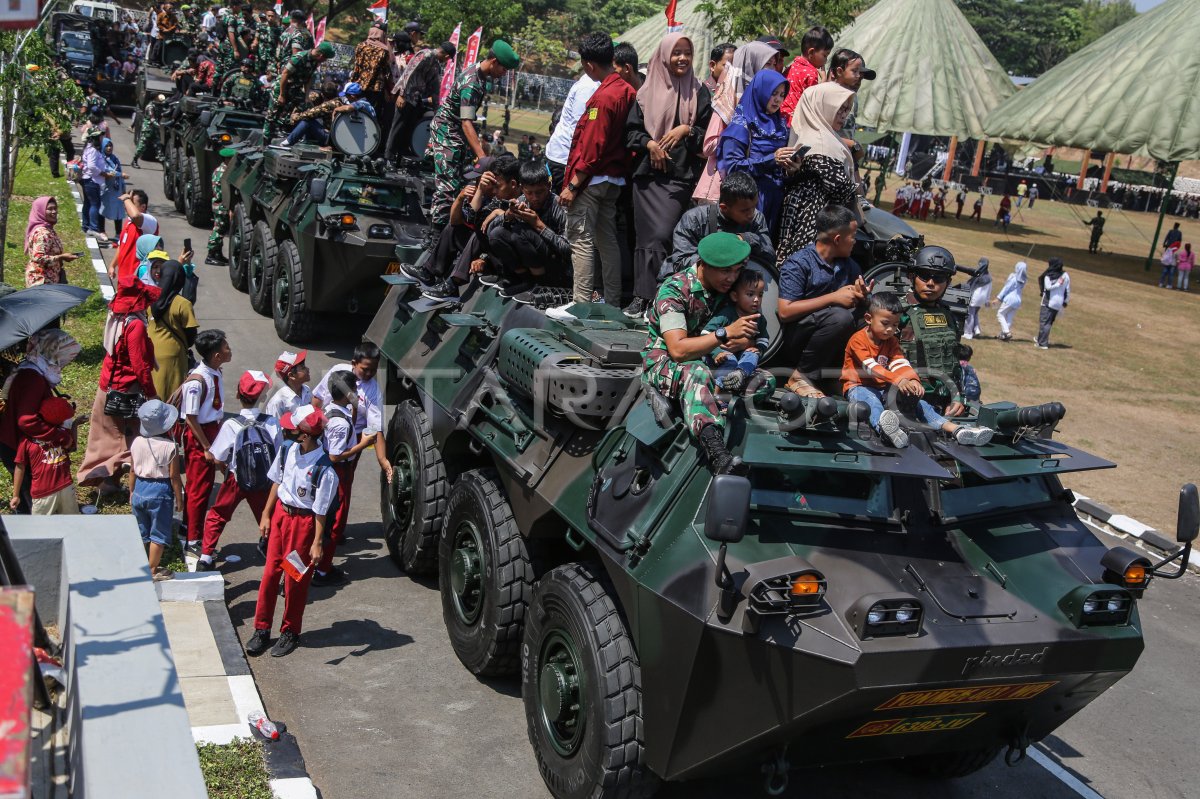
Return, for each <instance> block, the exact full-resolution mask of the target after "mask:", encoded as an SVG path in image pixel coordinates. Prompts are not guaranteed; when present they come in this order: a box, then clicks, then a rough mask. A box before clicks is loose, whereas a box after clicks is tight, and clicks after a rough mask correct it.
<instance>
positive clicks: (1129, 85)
mask: <svg viewBox="0 0 1200 799" xmlns="http://www.w3.org/2000/svg"><path fill="white" fill-rule="evenodd" d="M1198 38H1200V0H1166V2H1164V3H1163V4H1162V5H1160V6H1158V7H1156V8H1154V9H1151V10H1150V11H1147V12H1145V13H1143V14H1139V15H1138V16H1137V17H1135V18H1133V19H1132V20H1130V21H1129V22H1127V23H1125V24H1124V25H1122V26H1120V27H1119V28H1116V29H1115V30H1112V31H1110V32H1109V33H1107V34H1106V35H1104V36H1103V37H1101V38H1099V39H1097V40H1096V41H1094V42H1092V43H1091V44H1089V45H1088V46H1087V47H1085V48H1083V49H1082V50H1080V51H1079V52H1077V53H1075V54H1074V55H1072V56H1071V57H1070V58H1068V59H1067V60H1065V61H1063V62H1062V63H1061V64H1059V65H1058V66H1056V67H1054V68H1052V69H1050V70H1049V71H1047V72H1046V73H1045V74H1043V75H1042V76H1041V77H1039V78H1038V79H1037V80H1036V81H1034V83H1033V84H1032V85H1031V86H1030V87H1029V88H1027V89H1024V90H1022V91H1021V92H1020V93H1019V94H1017V95H1016V96H1014V97H1012V98H1010V99H1009V100H1008V101H1007V102H1005V103H1003V104H1001V105H999V106H997V107H996V108H995V109H993V110H992V112H991V113H990V114H989V115H988V117H987V119H986V120H984V129H985V130H986V132H987V133H988V135H990V136H1005V137H1008V138H1014V139H1023V140H1026V141H1036V142H1041V143H1044V144H1051V145H1058V146H1063V147H1079V148H1082V149H1085V150H1089V151H1090V150H1103V151H1105V152H1109V153H1121V154H1124V155H1142V156H1149V157H1150V158H1156V159H1158V160H1159V161H1163V162H1167V163H1170V164H1171V165H1172V167H1171V185H1172V186H1174V183H1175V172H1176V170H1177V169H1178V168H1179V162H1180V161H1192V160H1197V159H1200V49H1197V48H1196V47H1194V46H1192V45H1191V44H1190V43H1194V42H1196V41H1197V40H1198ZM1165 213H1166V202H1165V200H1164V202H1163V203H1162V205H1161V206H1160V210H1159V215H1158V227H1157V228H1156V229H1155V231H1154V240H1153V241H1152V242H1151V246H1150V255H1149V256H1148V257H1147V259H1146V268H1147V269H1149V268H1150V262H1151V260H1152V259H1153V257H1154V254H1155V252H1156V250H1157V249H1158V236H1159V234H1160V233H1161V232H1162V221H1163V215H1164V214H1165Z"/></svg>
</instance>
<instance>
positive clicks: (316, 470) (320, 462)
mask: <svg viewBox="0 0 1200 799" xmlns="http://www.w3.org/2000/svg"><path fill="white" fill-rule="evenodd" d="M295 445H296V442H295V441H293V440H291V439H284V442H283V446H282V448H281V449H280V455H279V465H280V469H279V471H280V472H282V471H283V469H284V468H286V467H287V459H288V452H289V451H290V450H291V448H292V447H293V446H295ZM332 468H333V461H332V460H330V459H329V453H327V452H323V453H321V457H319V458H317V462H316V464H314V465H313V470H312V477H311V479H310V482H309V486H308V492H309V496H311V497H312V498H313V499H316V496H317V485H318V484H320V482H321V477H322V476H323V475H324V474H325V470H326V469H332ZM339 502H340V501H339V499H338V496H337V494H336V493H334V495H333V501H332V502H330V503H329V510H328V511H326V512H325V518H326V519H330V520H332V519H333V517H334V515H335V514H336V512H337V509H338V505H339ZM325 535H326V536H328V535H329V531H328V530H326V531H325Z"/></svg>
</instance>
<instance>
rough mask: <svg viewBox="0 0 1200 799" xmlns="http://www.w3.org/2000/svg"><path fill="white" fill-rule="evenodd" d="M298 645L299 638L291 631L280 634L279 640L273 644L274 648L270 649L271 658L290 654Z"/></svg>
mask: <svg viewBox="0 0 1200 799" xmlns="http://www.w3.org/2000/svg"><path fill="white" fill-rule="evenodd" d="M298 643H300V639H299V637H297V635H296V634H295V633H294V632H292V631H291V630H287V631H285V632H282V633H280V634H279V640H278V641H276V642H275V646H273V647H271V657H273V658H281V657H284V656H286V655H290V654H292V650H293V649H295V648H296V644H298Z"/></svg>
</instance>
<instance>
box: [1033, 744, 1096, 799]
mask: <svg viewBox="0 0 1200 799" xmlns="http://www.w3.org/2000/svg"><path fill="white" fill-rule="evenodd" d="M1025 753H1026V754H1027V755H1029V757H1030V759H1031V760H1033V762H1034V763H1037V764H1038V765H1039V766H1041V767H1042V768H1044V769H1046V771H1049V772H1050V773H1051V774H1053V775H1054V776H1055V777H1056V778H1057V779H1058V781H1059V782H1061V783H1062V784H1063V785H1066V786H1067V787H1068V788H1070V789H1071V790H1072V791H1074V792H1075V793H1077V794H1079V795H1080V796H1081V797H1083V799H1104V797H1103V796H1101V795H1100V794H1098V793H1096V792H1095V791H1094V790H1092V788H1090V787H1089V786H1087V785H1085V784H1084V783H1083V782H1082V781H1080V779H1079V778H1078V777H1076V776H1075V775H1074V774H1072V773H1071V772H1069V771H1067V770H1066V769H1065V768H1063V767H1062V766H1060V765H1058V763H1055V762H1054V760H1053V759H1051V757H1050V756H1049V755H1047V754H1046V753H1045V752H1043V751H1042V750H1041V749H1039V748H1038V747H1036V746H1031V747H1029V748H1028V749H1026V750H1025Z"/></svg>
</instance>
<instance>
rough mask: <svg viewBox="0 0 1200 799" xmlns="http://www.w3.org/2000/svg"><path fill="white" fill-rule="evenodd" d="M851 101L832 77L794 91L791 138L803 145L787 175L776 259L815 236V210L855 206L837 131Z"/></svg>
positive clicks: (850, 166)
mask: <svg viewBox="0 0 1200 799" xmlns="http://www.w3.org/2000/svg"><path fill="white" fill-rule="evenodd" d="M853 107H854V92H852V91H850V90H849V89H847V88H846V87H845V86H842V85H840V84H837V83H818V84H817V85H816V86H813V87H812V88H810V89H807V90H806V91H805V92H804V94H802V95H800V104H799V105H798V106H796V113H794V114H793V115H792V133H793V134H794V138H793V144H795V145H796V146H797V147H801V146H803V147H808V148H809V149H808V151H807V152H806V153H805V155H804V161H803V163H802V164H801V165H800V168H799V170H797V172H796V174H795V175H794V176H792V178H791V179H790V180H789V181H788V187H787V193H786V195H785V196H784V199H783V223H782V225H781V227H780V232H779V247H778V248H777V252H776V255H777V256H778V258H779V260H780V262H782V261H783V260H784V259H786V258H787V257H788V256H789V255H791V254H792V253H794V252H796V251H797V250H801V249H803V248H804V247H807V246H808V245H809V244H811V243H812V242H813V241H814V240H815V239H816V237H817V212H818V211H820V210H821V209H822V208H825V207H826V206H829V205H844V206H846V207H847V208H849V209H850V210H851V211H853V212H854V213H855V215H856V216H857V215H858V210H857V208H856V207H855V188H854V158H853V156H851V155H850V151H849V150H848V149H846V145H845V144H843V143H842V138H841V136H839V135H838V131H840V130H841V129H842V126H843V125H844V124H845V122H846V117H847V116H849V115H850V111H851V109H853Z"/></svg>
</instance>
